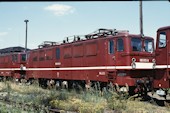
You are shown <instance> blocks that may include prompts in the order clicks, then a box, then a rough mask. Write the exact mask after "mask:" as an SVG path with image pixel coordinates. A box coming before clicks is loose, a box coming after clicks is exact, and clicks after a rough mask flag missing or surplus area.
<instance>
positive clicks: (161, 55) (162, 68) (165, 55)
mask: <svg viewBox="0 0 170 113" xmlns="http://www.w3.org/2000/svg"><path fill="white" fill-rule="evenodd" d="M169 53H170V26H167V27H162V28H159V29H158V30H157V43H156V63H157V65H156V73H155V79H154V87H155V88H157V89H159V90H157V94H158V95H167V91H168V88H170V57H169V55H170V54H169ZM169 99H170V98H169Z"/></svg>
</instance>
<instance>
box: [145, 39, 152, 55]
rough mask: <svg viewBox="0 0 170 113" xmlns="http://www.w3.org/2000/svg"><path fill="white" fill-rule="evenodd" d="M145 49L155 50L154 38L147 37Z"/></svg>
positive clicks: (147, 50) (148, 50)
mask: <svg viewBox="0 0 170 113" xmlns="http://www.w3.org/2000/svg"><path fill="white" fill-rule="evenodd" d="M144 50H145V51H146V52H151V53H152V52H153V41H152V39H145V43H144Z"/></svg>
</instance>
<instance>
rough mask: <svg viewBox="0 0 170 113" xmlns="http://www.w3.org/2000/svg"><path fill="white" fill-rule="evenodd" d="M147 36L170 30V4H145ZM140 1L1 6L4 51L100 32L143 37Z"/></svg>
mask: <svg viewBox="0 0 170 113" xmlns="http://www.w3.org/2000/svg"><path fill="white" fill-rule="evenodd" d="M142 3H143V32H144V35H145V36H150V37H153V38H154V39H156V31H157V29H158V28H160V27H163V26H170V2H169V1H168V0H167V1H143V2H142ZM139 17H140V16H139V1H93V2H91V1H83V2H81V1H72V2H66V1H64V2H61V1H60V2H59V1H55V2H47V1H45V2H0V49H1V48H6V47H13V46H22V47H25V37H26V23H25V22H24V20H25V19H28V20H29V22H28V23H27V25H28V26H27V28H28V29H27V47H28V48H29V49H35V48H37V47H38V45H40V44H41V43H43V41H54V42H62V41H63V39H64V38H65V37H68V36H73V35H86V34H89V33H92V32H93V31H95V30H97V29H99V28H107V29H117V30H128V31H129V33H130V34H140V24H139Z"/></svg>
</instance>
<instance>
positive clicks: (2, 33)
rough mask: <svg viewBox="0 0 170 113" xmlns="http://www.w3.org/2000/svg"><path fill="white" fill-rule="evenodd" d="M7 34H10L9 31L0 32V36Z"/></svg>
mask: <svg viewBox="0 0 170 113" xmlns="http://www.w3.org/2000/svg"><path fill="white" fill-rule="evenodd" d="M7 34H8V32H0V36H5V35H7Z"/></svg>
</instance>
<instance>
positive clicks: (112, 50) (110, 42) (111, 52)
mask: <svg viewBox="0 0 170 113" xmlns="http://www.w3.org/2000/svg"><path fill="white" fill-rule="evenodd" d="M108 46H109V47H108V52H109V54H113V53H114V42H113V40H109V42H108Z"/></svg>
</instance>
